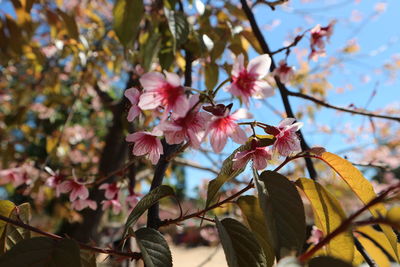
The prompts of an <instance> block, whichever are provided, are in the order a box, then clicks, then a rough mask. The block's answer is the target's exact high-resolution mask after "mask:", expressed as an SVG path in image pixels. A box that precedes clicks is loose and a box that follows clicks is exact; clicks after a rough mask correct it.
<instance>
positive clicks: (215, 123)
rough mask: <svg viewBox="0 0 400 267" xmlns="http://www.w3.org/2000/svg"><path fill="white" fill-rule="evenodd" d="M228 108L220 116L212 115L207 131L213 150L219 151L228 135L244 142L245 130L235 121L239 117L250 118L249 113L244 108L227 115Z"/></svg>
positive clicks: (236, 140) (240, 142) (241, 142)
mask: <svg viewBox="0 0 400 267" xmlns="http://www.w3.org/2000/svg"><path fill="white" fill-rule="evenodd" d="M229 112H230V109H226V110H225V112H224V114H223V115H222V116H215V115H214V116H213V118H212V119H211V122H210V125H209V126H208V131H207V132H208V133H209V134H210V142H211V146H212V148H213V150H214V152H216V153H219V152H221V151H222V149H223V148H224V147H225V145H226V142H227V139H228V137H231V138H232V139H233V141H235V142H236V143H238V144H245V143H246V141H247V136H246V133H245V131H244V130H243V129H242V128H240V126H239V125H238V124H237V123H236V121H237V120H240V119H248V118H251V114H250V113H249V112H248V111H247V110H246V109H243V108H241V109H238V110H237V111H235V112H234V113H233V114H231V115H229Z"/></svg>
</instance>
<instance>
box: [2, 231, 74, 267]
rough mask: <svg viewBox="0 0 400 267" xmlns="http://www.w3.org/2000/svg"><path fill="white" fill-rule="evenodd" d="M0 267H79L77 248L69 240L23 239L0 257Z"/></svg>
mask: <svg viewBox="0 0 400 267" xmlns="http://www.w3.org/2000/svg"><path fill="white" fill-rule="evenodd" d="M38 263H40V265H38ZM0 266H14V267H26V266H46V267H71V266H74V267H75V266H76V267H80V266H81V259H80V255H79V246H78V245H77V243H76V242H75V241H73V240H71V239H62V240H54V239H51V238H48V237H34V238H30V239H25V240H22V241H21V242H19V243H18V244H16V245H15V246H14V247H12V248H11V249H10V250H9V251H7V252H6V253H5V254H4V255H2V256H1V257H0Z"/></svg>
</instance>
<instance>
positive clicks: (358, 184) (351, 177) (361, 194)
mask: <svg viewBox="0 0 400 267" xmlns="http://www.w3.org/2000/svg"><path fill="white" fill-rule="evenodd" d="M319 158H320V159H321V160H323V161H324V162H325V163H327V164H328V165H329V166H330V167H331V168H332V169H334V170H335V172H336V173H337V174H339V176H340V177H341V178H342V179H343V180H344V181H345V182H346V183H347V184H348V185H349V186H350V188H351V190H353V192H354V193H355V194H356V195H357V197H358V198H359V199H360V200H361V201H362V202H363V203H364V204H367V203H368V202H369V201H371V200H372V199H374V198H375V197H376V194H375V192H374V189H373V187H372V185H371V183H370V182H369V181H368V180H367V179H365V178H364V176H363V175H362V173H361V172H360V171H359V170H358V169H357V168H356V167H354V166H353V165H352V164H351V163H350V162H348V161H347V160H345V159H343V158H341V157H339V156H337V155H335V154H332V153H329V152H325V153H323V154H322V155H321V156H320V157H319ZM369 211H370V212H371V214H372V215H373V216H374V217H381V216H385V215H386V212H387V211H386V208H385V206H384V205H383V204H381V203H379V204H376V205H374V206H372V207H370V208H369ZM381 228H382V230H383V232H384V233H385V235H386V238H387V239H388V240H389V242H390V244H391V246H392V249H393V251H394V252H395V253H396V255H397V238H396V235H395V233H394V232H393V230H392V228H390V227H389V226H387V225H381ZM396 259H398V255H397V257H396Z"/></svg>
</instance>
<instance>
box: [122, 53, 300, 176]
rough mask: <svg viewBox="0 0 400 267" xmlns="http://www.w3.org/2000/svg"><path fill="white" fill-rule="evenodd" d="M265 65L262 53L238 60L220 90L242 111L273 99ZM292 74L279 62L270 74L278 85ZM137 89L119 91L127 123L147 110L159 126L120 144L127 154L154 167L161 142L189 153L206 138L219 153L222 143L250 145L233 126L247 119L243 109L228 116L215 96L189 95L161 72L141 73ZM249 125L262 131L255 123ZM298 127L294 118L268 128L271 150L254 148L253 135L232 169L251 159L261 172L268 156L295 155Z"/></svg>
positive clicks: (256, 144) (229, 109) (228, 108)
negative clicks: (251, 104) (126, 109)
mask: <svg viewBox="0 0 400 267" xmlns="http://www.w3.org/2000/svg"><path fill="white" fill-rule="evenodd" d="M270 66H271V58H270V57H269V56H268V55H266V54H265V55H261V56H258V57H256V58H254V59H252V60H250V61H249V63H248V64H247V66H246V65H245V63H244V57H243V55H239V56H238V57H237V58H236V60H235V62H234V64H233V67H232V72H231V77H230V81H231V83H230V84H229V85H228V86H226V87H225V90H226V91H228V92H229V93H231V94H232V95H233V96H235V97H237V98H238V99H239V100H240V101H241V102H242V103H244V104H245V105H246V106H249V101H250V99H251V98H255V99H260V98H265V97H268V96H271V95H273V89H272V87H271V86H270V85H269V84H268V82H267V81H266V80H264V78H265V77H266V76H267V74H268V72H269V69H270ZM293 72H294V70H293V68H292V67H289V66H288V65H287V64H286V63H285V62H284V61H282V62H281V63H280V66H279V68H278V69H277V70H276V71H275V72H274V75H277V76H279V78H280V80H281V81H282V82H288V81H289V80H290V79H291V78H292V77H293V74H294V73H293ZM140 84H141V86H142V88H143V90H141V91H140V90H139V89H137V88H130V89H128V90H127V91H126V92H125V96H126V97H127V98H128V99H129V101H130V103H131V107H130V109H129V112H128V118H127V119H128V121H133V120H134V119H135V118H137V117H138V116H140V114H141V113H142V112H144V111H152V112H154V113H153V114H154V115H155V117H158V118H159V123H158V124H157V125H156V126H154V128H153V129H152V130H150V131H138V132H135V133H131V134H129V135H128V136H127V137H126V141H128V142H133V143H134V145H133V150H132V153H133V155H135V156H143V155H146V156H147V158H148V159H149V160H150V161H151V162H152V163H153V164H156V163H157V162H158V160H159V159H160V156H161V155H162V154H164V150H163V145H162V142H161V138H163V137H164V138H165V141H166V143H168V144H170V145H173V144H182V143H184V142H187V144H188V145H190V146H191V147H193V148H194V149H199V148H200V146H201V144H202V143H203V142H205V141H206V140H207V138H208V139H209V140H210V144H211V147H212V149H213V151H214V152H216V153H220V152H221V151H222V150H223V149H224V147H225V145H226V143H227V140H228V138H231V139H232V140H233V141H234V142H235V143H238V144H241V145H244V144H246V142H248V141H249V140H250V139H249V137H248V136H247V135H246V132H245V131H244V130H243V129H242V128H241V127H240V125H239V123H238V121H239V120H242V119H249V118H251V114H250V113H249V112H248V111H247V110H246V109H244V108H239V109H237V110H235V111H232V107H233V105H232V104H230V105H224V104H217V103H214V97H215V93H216V91H214V92H212V93H210V92H200V93H199V94H191V91H192V90H191V88H186V87H184V86H183V85H182V83H181V80H180V78H179V76H178V75H177V74H175V73H170V72H166V71H165V72H164V74H161V73H159V72H149V73H146V74H144V75H142V76H141V78H140ZM195 92H199V91H198V90H195ZM255 126H259V127H261V128H265V127H264V126H262V125H258V124H257V125H255ZM300 127H301V123H294V119H285V120H284V121H282V122H281V123H280V124H279V125H278V126H277V127H274V126H268V129H269V130H270V131H271V129H273V130H272V133H270V134H272V135H273V137H274V138H275V143H274V145H273V148H272V150H271V151H270V149H269V148H268V147H262V146H261V145H260V144H259V142H258V141H257V138H256V137H255V136H256V135H255V133H254V136H253V137H252V141H251V149H250V150H246V151H241V152H238V153H237V154H236V155H235V157H234V159H233V161H234V164H233V168H242V167H244V166H245V165H246V163H247V162H248V161H249V160H253V162H254V166H255V168H256V169H264V168H266V166H267V161H268V160H271V158H272V153H273V151H276V152H278V154H280V155H282V156H289V155H291V154H292V153H294V152H297V151H300V150H301V148H300V141H299V139H298V136H297V134H296V133H295V132H296V131H297V130H298V129H299V128H300ZM264 130H266V129H264ZM254 137H255V138H254Z"/></svg>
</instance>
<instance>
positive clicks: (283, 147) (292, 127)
mask: <svg viewBox="0 0 400 267" xmlns="http://www.w3.org/2000/svg"><path fill="white" fill-rule="evenodd" d="M295 121H296V119H294V118H286V119H284V120H282V121H281V122H280V123H279V125H278V127H273V128H274V129H273V131H272V132H271V134H273V135H274V136H275V138H276V141H275V143H274V146H273V149H274V150H275V151H277V152H278V153H279V154H280V155H282V156H285V157H288V156H290V155H291V154H293V153H294V152H299V151H301V146H300V139H299V137H298V135H297V133H296V132H297V131H298V130H299V129H300V128H301V127H302V126H303V123H301V122H296V123H294V122H295Z"/></svg>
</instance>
